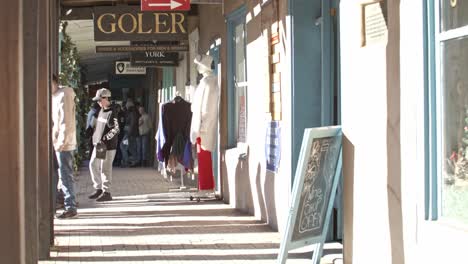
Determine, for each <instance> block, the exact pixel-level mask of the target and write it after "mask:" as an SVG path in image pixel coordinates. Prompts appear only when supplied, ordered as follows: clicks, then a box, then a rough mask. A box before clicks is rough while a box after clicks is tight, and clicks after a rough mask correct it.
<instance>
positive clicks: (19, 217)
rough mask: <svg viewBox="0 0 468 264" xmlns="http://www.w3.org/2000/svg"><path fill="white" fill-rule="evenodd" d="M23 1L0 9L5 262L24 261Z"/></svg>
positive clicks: (0, 198)
mask: <svg viewBox="0 0 468 264" xmlns="http://www.w3.org/2000/svg"><path fill="white" fill-rule="evenodd" d="M21 6H22V1H21V0H19V1H4V2H3V3H2V8H0V24H1V25H2V30H1V31H0V37H1V38H2V41H0V58H2V63H0V83H1V84H2V89H1V90H2V96H0V123H1V124H2V128H1V129H0V146H2V151H1V152H0V175H1V177H0V208H2V217H0V234H1V238H0V256H1V261H2V263H25V237H24V236H25V228H24V224H25V222H24V199H23V198H24V189H23V186H24V185H23V184H24V171H23V162H24V161H23V159H24V157H23V146H24V142H23V113H22V110H21V108H20V105H21V104H20V102H21V101H22V99H23V83H22V80H21V79H22V77H23V68H22V67H23V66H22V65H23V61H22V59H21V57H22V55H20V54H21V53H22V50H21V48H22V46H23V36H22V30H21V23H20V21H21V17H22V14H21Z"/></svg>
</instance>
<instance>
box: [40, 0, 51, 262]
mask: <svg viewBox="0 0 468 264" xmlns="http://www.w3.org/2000/svg"><path fill="white" fill-rule="evenodd" d="M49 3H50V1H49V0H43V1H39V7H38V12H39V23H38V25H39V32H40V34H39V41H38V47H39V51H38V53H39V54H38V59H39V62H40V63H39V65H40V67H39V73H38V81H39V90H38V96H37V115H38V125H39V126H38V138H39V142H38V154H39V159H38V167H39V174H38V178H39V180H38V184H37V186H38V201H39V204H38V214H39V215H38V216H39V219H38V221H39V259H41V260H44V259H48V258H49V250H50V241H53V238H52V236H51V234H52V232H53V231H51V230H53V226H52V213H53V210H52V206H51V195H50V193H51V187H52V181H51V170H50V167H51V166H50V161H51V159H52V158H53V157H52V156H51V149H50V146H51V142H50V138H51V137H50V76H51V73H50V66H49V65H50V56H49V55H50V47H49V43H50V41H49V38H50V37H49V36H50V35H49V28H50V5H49Z"/></svg>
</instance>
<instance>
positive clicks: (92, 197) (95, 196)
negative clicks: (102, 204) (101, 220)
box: [88, 189, 102, 199]
mask: <svg viewBox="0 0 468 264" xmlns="http://www.w3.org/2000/svg"><path fill="white" fill-rule="evenodd" d="M101 194H102V190H101V189H99V190H96V191H95V192H94V193H93V194H91V195H90V196H88V198H89V199H96V198H98V197H99V196H101Z"/></svg>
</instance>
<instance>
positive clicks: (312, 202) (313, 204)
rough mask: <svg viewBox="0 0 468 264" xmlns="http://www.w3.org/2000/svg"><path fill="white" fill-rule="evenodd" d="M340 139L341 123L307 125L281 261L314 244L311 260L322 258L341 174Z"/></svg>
mask: <svg viewBox="0 0 468 264" xmlns="http://www.w3.org/2000/svg"><path fill="white" fill-rule="evenodd" d="M341 139H342V133H341V127H339V126H332V127H319V128H308V129H305V131H304V139H303V141H302V146H301V152H300V155H299V161H298V165H297V168H296V174H295V179H294V186H293V192H292V201H291V208H290V213H289V217H288V223H287V226H286V230H285V232H284V236H283V240H282V241H281V246H280V252H279V255H278V263H281V264H284V263H286V259H287V257H288V251H289V250H292V249H296V248H300V247H304V246H307V245H312V244H315V249H314V254H313V257H312V260H313V261H312V263H314V264H318V263H319V262H320V257H321V255H322V250H323V244H324V243H325V238H326V234H327V230H328V224H329V222H330V215H331V211H332V208H333V202H334V199H335V194H336V188H337V186H338V181H339V177H340V175H341V166H342V153H341V152H342V150H341Z"/></svg>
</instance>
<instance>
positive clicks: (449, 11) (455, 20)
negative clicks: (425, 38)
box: [440, 0, 468, 31]
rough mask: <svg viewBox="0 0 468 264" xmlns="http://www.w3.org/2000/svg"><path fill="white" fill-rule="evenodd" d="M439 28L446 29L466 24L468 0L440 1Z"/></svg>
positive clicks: (467, 22) (467, 21)
mask: <svg viewBox="0 0 468 264" xmlns="http://www.w3.org/2000/svg"><path fill="white" fill-rule="evenodd" d="M440 4H441V30H442V31H447V30H450V29H455V28H459V27H463V26H466V25H468V1H466V0H443V1H441V3H440Z"/></svg>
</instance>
